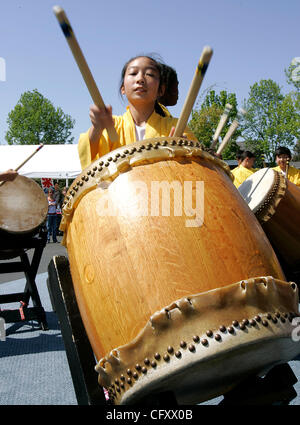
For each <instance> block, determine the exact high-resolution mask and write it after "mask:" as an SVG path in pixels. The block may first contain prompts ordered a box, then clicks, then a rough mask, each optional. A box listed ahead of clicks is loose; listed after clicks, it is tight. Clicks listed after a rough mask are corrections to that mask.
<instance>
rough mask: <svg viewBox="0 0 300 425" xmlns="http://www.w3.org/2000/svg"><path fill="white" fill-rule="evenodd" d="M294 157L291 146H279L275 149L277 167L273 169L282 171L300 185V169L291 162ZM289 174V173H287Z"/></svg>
mask: <svg viewBox="0 0 300 425" xmlns="http://www.w3.org/2000/svg"><path fill="white" fill-rule="evenodd" d="M291 159H292V154H291V151H290V150H289V148H286V147H285V146H279V147H278V148H277V149H276V151H275V161H276V164H277V167H274V168H273V169H274V170H276V171H278V172H280V173H282V174H283V175H284V176H285V177H287V178H288V180H290V181H291V182H292V183H294V184H296V185H297V186H299V187H300V170H298V168H296V167H293V166H292V165H290V164H289V162H290V160H291ZM286 174H287V175H286Z"/></svg>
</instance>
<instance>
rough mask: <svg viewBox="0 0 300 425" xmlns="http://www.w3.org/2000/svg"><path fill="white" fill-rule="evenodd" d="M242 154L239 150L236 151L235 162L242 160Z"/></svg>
mask: <svg viewBox="0 0 300 425" xmlns="http://www.w3.org/2000/svg"><path fill="white" fill-rule="evenodd" d="M243 152H244V151H242V150H241V149H240V150H238V151H237V153H236V159H237V160H239V159H242V154H243Z"/></svg>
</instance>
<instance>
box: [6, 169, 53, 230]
mask: <svg viewBox="0 0 300 425" xmlns="http://www.w3.org/2000/svg"><path fill="white" fill-rule="evenodd" d="M47 213H48V202H47V197H46V196H45V194H44V192H43V190H42V189H41V187H40V186H39V185H38V184H37V183H36V182H35V181H34V180H32V179H29V178H28V177H24V176H20V175H19V176H17V178H16V179H15V180H14V181H12V182H6V183H5V184H3V185H2V186H1V187H0V229H1V230H4V231H6V232H9V233H13V234H25V233H29V232H31V231H34V230H35V229H36V228H38V227H39V226H40V225H41V224H42V223H43V222H44V221H45V219H46V217H47Z"/></svg>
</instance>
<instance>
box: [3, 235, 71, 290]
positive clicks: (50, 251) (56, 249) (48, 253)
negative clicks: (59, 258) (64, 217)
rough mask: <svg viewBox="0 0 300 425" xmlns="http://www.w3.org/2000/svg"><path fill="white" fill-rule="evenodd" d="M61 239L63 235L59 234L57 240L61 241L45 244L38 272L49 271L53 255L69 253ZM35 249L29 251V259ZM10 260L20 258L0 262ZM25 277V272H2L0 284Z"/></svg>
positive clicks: (17, 259)
mask: <svg viewBox="0 0 300 425" xmlns="http://www.w3.org/2000/svg"><path fill="white" fill-rule="evenodd" d="M61 239H62V237H60V236H58V238H57V240H58V241H59V243H52V242H50V243H48V244H47V245H46V246H45V249H44V251H43V255H42V258H41V262H40V266H39V269H38V273H37V274H41V273H45V272H48V265H49V263H50V261H51V259H52V257H53V256H55V255H67V251H66V248H65V247H64V246H62V245H61V243H60V241H61ZM33 251H34V250H33V249H31V250H29V251H28V257H29V261H31V258H32V255H33ZM8 261H19V258H13V259H11V260H5V261H0V263H2V262H4V263H7V262H8ZM23 277H24V273H23V272H19V273H3V274H0V284H1V283H5V282H11V281H14V280H18V279H22V278H23Z"/></svg>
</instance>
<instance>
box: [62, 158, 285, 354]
mask: <svg viewBox="0 0 300 425" xmlns="http://www.w3.org/2000/svg"><path fill="white" fill-rule="evenodd" d="M136 181H141V182H144V183H145V184H146V185H147V187H148V193H151V190H150V188H151V182H153V181H158V182H170V183H172V182H174V181H178V182H180V183H181V184H182V186H183V184H184V181H191V182H193V184H194V186H195V184H196V182H197V181H203V182H204V221H203V224H202V225H201V226H200V227H186V219H187V218H190V217H186V216H185V214H182V216H174V214H173V213H172V211H173V207H174V205H173V203H172V202H171V215H170V216H169V217H165V216H162V215H161V214H160V215H159V216H151V215H150V214H149V215H148V216H139V217H135V216H134V215H132V214H130V213H128V211H129V212H130V211H131V212H132V211H133V210H134V208H136V206H137V204H138V202H141V200H142V197H141V193H135V192H137V191H136V190H135V189H136V186H135V182H136ZM103 196H107V197H108V199H110V201H111V202H112V203H113V204H114V205H119V206H120V208H121V209H122V205H123V207H124V208H123V209H124V211H123V213H124V215H116V216H114V217H111V216H103V215H100V214H99V205H100V204H101V202H102V200H103ZM171 199H172V197H171ZM148 202H149V203H150V202H151V200H150V199H149V196H148ZM160 202H161V198H160ZM193 202H194V206H195V202H196V200H195V191H193ZM127 206H129V207H128V210H127V213H126V214H125V212H126V211H125V210H126V207H127ZM67 249H68V255H69V260H70V266H71V273H72V279H73V284H74V288H75V293H76V298H77V302H78V305H79V309H80V312H81V316H82V319H83V322H84V325H85V328H86V330H87V333H88V336H89V339H90V341H91V344H92V346H93V350H94V352H95V355H96V357H97V359H98V360H99V359H100V358H101V357H103V356H105V355H106V354H108V353H109V352H110V351H111V350H112V349H113V348H115V347H118V346H120V345H123V344H126V343H128V342H130V341H131V340H132V339H133V338H135V337H136V335H137V334H138V333H139V331H140V330H141V329H142V328H143V327H144V326H145V325H146V323H147V321H148V320H149V318H150V316H151V315H153V314H154V313H155V312H156V311H158V310H161V309H162V308H164V307H165V306H167V305H169V304H171V303H172V302H174V301H175V300H177V299H179V298H182V297H184V296H187V297H188V296H189V295H192V294H197V293H201V292H204V291H208V290H211V289H215V288H220V287H223V286H226V285H229V284H232V283H234V282H238V281H240V280H242V279H248V278H251V277H256V276H273V277H275V278H278V279H282V280H285V278H284V275H283V272H282V270H281V267H280V265H279V262H278V260H277V258H276V256H275V254H274V251H273V250H272V248H271V245H270V243H269V241H268V239H267V237H266V235H265V233H264V232H263V230H262V228H261V226H260V224H259V223H258V221H257V219H256V218H255V216H254V214H253V213H252V212H251V211H250V209H249V207H248V206H247V204H246V203H245V202H244V200H243V199H242V197H241V196H240V194H239V192H238V191H237V189H236V188H235V187H234V185H233V184H232V182H231V180H230V178H229V177H228V175H226V173H225V172H224V170H222V169H221V168H220V167H218V166H217V165H216V164H214V163H212V162H210V161H207V160H205V159H197V160H191V161H189V160H186V159H182V160H165V161H160V162H156V163H153V164H147V165H140V166H136V167H133V168H132V169H130V170H129V171H127V172H126V173H123V174H121V175H119V176H118V177H117V178H116V179H115V180H114V181H113V183H112V184H111V185H110V186H109V188H108V189H107V190H104V191H103V190H102V189H100V188H97V189H95V190H93V191H91V192H89V193H87V194H86V195H85V196H84V197H83V199H82V200H81V201H80V202H79V204H78V206H77V208H76V211H75V213H74V215H73V218H72V221H71V223H70V224H69V226H68V229H67Z"/></svg>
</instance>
